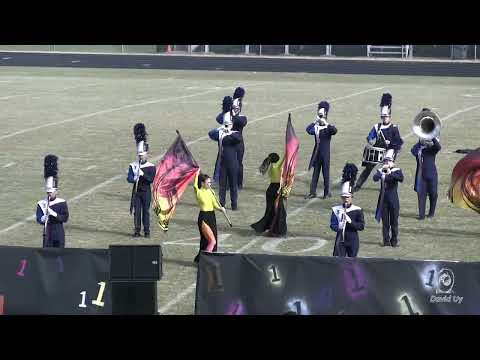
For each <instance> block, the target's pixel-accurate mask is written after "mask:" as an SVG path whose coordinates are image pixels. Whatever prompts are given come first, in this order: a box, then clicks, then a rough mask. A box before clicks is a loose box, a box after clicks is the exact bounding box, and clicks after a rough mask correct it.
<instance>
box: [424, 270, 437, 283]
mask: <svg viewBox="0 0 480 360" xmlns="http://www.w3.org/2000/svg"><path fill="white" fill-rule="evenodd" d="M428 273H429V274H430V280H428V282H427V283H425V285H427V286H433V275H435V270H430V271H429V272H428Z"/></svg>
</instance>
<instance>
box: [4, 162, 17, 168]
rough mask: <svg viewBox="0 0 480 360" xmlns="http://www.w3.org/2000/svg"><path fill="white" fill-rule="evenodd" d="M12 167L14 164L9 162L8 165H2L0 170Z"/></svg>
mask: <svg viewBox="0 0 480 360" xmlns="http://www.w3.org/2000/svg"><path fill="white" fill-rule="evenodd" d="M13 165H15V163H14V162H11V163H8V164H5V165H3V166H2V168H4V169H5V168H8V167H10V166H13Z"/></svg>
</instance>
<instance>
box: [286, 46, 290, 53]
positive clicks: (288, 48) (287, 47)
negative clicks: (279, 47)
mask: <svg viewBox="0 0 480 360" xmlns="http://www.w3.org/2000/svg"><path fill="white" fill-rule="evenodd" d="M289 50H290V46H289V45H285V55H290V54H289Z"/></svg>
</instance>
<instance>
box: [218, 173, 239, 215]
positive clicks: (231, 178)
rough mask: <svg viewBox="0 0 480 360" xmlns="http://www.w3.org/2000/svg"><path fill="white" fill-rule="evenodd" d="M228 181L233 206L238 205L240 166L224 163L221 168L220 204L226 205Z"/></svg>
mask: <svg viewBox="0 0 480 360" xmlns="http://www.w3.org/2000/svg"><path fill="white" fill-rule="evenodd" d="M227 181H228V187H229V188H230V201H231V203H232V208H236V207H237V199H238V184H237V181H238V168H236V167H227V166H224V164H222V167H221V169H220V181H219V183H220V191H219V197H220V204H221V205H222V206H225V197H226V195H227Z"/></svg>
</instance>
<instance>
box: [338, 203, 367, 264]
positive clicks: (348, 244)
mask: <svg viewBox="0 0 480 360" xmlns="http://www.w3.org/2000/svg"><path fill="white" fill-rule="evenodd" d="M345 211H346V215H347V216H348V217H349V218H350V220H351V222H350V223H348V222H347V223H346V225H345V238H343V231H342V230H341V229H340V228H339V225H340V223H341V222H342V218H343V214H344V212H345ZM364 228H365V220H364V218H363V210H362V209H361V208H360V207H358V206H355V205H353V204H352V205H350V206H349V207H348V208H346V209H345V208H344V206H343V205H337V206H334V207H332V215H331V216H330V229H332V230H333V231H335V232H336V233H337V237H336V238H335V248H334V249H333V256H342V257H345V256H348V257H356V256H357V254H358V248H359V239H358V231H362V230H363V229H364Z"/></svg>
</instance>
